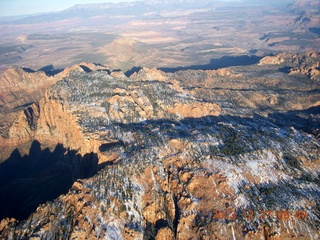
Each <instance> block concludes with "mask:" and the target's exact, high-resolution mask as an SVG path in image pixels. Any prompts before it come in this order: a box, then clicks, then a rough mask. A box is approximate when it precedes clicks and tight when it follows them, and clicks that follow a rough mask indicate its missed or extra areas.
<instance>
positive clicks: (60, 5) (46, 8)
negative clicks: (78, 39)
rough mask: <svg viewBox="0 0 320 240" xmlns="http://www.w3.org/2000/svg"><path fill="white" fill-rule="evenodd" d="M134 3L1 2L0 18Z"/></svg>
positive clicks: (92, 0)
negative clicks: (73, 7) (99, 5)
mask: <svg viewBox="0 0 320 240" xmlns="http://www.w3.org/2000/svg"><path fill="white" fill-rule="evenodd" d="M133 1H136V0H0V17H4V16H15V15H24V14H33V13H41V12H50V11H59V10H64V9H67V8H69V7H72V6H74V5H76V4H83V3H105V2H113V3H115V2H133Z"/></svg>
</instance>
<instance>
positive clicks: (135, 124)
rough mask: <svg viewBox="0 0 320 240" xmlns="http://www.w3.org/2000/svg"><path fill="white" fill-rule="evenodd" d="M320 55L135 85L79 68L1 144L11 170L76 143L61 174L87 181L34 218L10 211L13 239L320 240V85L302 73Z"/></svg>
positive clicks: (131, 79) (140, 79)
mask: <svg viewBox="0 0 320 240" xmlns="http://www.w3.org/2000/svg"><path fill="white" fill-rule="evenodd" d="M311 55H312V57H311ZM311 55H310V54H305V55H303V56H297V58H299V59H298V60H299V61H296V60H295V58H292V57H287V56H291V55H286V56H284V55H279V56H275V58H276V59H283V60H279V61H278V60H276V61H274V60H273V59H265V60H263V61H261V63H263V64H261V65H252V66H248V67H232V68H228V69H223V70H216V71H210V70H208V71H201V70H200V71H197V70H185V71H178V72H174V73H165V72H162V71H159V70H157V69H147V68H143V69H141V70H139V71H138V72H136V73H134V74H133V75H131V76H125V75H124V74H123V73H122V72H120V71H112V70H110V69H107V68H102V69H96V70H91V71H84V69H83V68H82V67H81V69H82V70H81V69H80V68H77V67H75V69H74V71H70V72H69V74H68V75H66V76H64V77H63V78H62V80H60V81H58V82H57V83H56V84H54V85H52V86H51V87H50V88H48V89H47V91H46V93H45V94H44V97H43V98H42V99H41V100H40V101H37V102H35V103H33V104H31V105H28V106H27V107H26V108H25V109H24V110H23V111H20V112H19V115H18V117H17V118H16V119H15V122H14V123H13V124H12V125H11V127H9V129H8V131H7V135H5V136H2V138H1V139H0V141H1V142H0V146H1V147H2V149H4V151H2V152H3V153H7V156H6V157H5V156H3V159H2V160H3V161H4V163H6V162H8V161H9V162H10V164H11V162H12V159H13V158H14V155H13V153H11V155H10V151H9V150H10V149H11V151H12V150H14V149H16V150H18V151H19V152H20V154H21V155H25V156H28V155H29V156H32V154H33V153H32V151H31V149H35V147H34V145H35V144H34V142H35V141H37V142H39V144H40V146H39V151H43V149H46V148H47V149H49V150H50V151H49V152H48V154H49V155H50V152H51V153H53V152H55V154H58V153H57V150H53V149H54V148H55V146H57V145H58V144H62V146H63V147H64V149H65V150H64V151H62V153H63V154H62V155H61V154H60V155H59V159H61V160H59V161H58V163H57V166H59V167H60V168H59V169H60V171H61V169H69V170H68V171H70V174H71V178H72V179H73V182H74V183H73V185H72V187H71V188H70V189H69V191H68V192H66V193H65V194H63V195H61V196H59V197H58V198H56V199H55V200H54V201H50V202H48V203H45V204H42V205H40V206H39V207H38V208H37V209H36V210H34V211H33V213H32V214H31V215H30V216H29V218H28V219H25V220H22V219H21V220H22V221H20V222H18V221H16V220H14V219H10V218H9V217H16V218H18V216H13V215H11V216H10V214H8V215H7V216H6V217H8V218H5V219H3V221H2V222H1V224H0V232H1V235H2V236H11V235H14V236H16V237H17V238H21V237H22V236H30V237H32V236H39V237H40V238H73V237H76V236H78V238H81V239H82V238H90V239H100V238H108V237H109V238H116V239H151V238H155V239H164V238H167V239H186V238H192V237H194V238H209V239H210V238H213V237H215V238H217V239H226V238H237V239H243V238H245V239H261V238H262V239H263V238H275V239H276V238H289V239H297V238H307V239H317V238H319V232H318V229H319V222H320V221H319V219H320V213H319V211H320V210H319V209H320V208H319V204H318V201H317V199H318V197H319V192H320V191H319V181H318V178H319V171H318V169H319V161H320V158H319V148H320V143H319V139H317V137H316V136H317V135H316V134H315V133H316V131H317V127H318V126H319V101H318V99H319V91H318V90H317V87H318V84H317V82H316V81H315V80H313V79H311V78H310V76H308V75H303V74H289V72H290V71H288V70H291V69H294V68H297V67H299V66H302V65H303V64H301V63H302V62H304V63H305V64H307V65H308V66H309V65H311V64H312V65H313V64H315V63H314V61H319V60H318V59H317V57H313V56H315V55H314V54H311ZM317 56H318V55H317ZM303 57H304V60H303ZM302 60H303V61H302ZM266 62H271V63H272V64H268V63H267V64H266ZM88 66H89V65H88ZM88 68H89V67H88ZM89 69H91V68H89ZM87 70H88V69H87ZM285 70H286V71H285ZM32 144H33V145H32ZM32 146H33V147H32ZM41 149H42V150H41ZM56 149H57V147H56ZM5 150H6V151H5ZM74 151H75V152H76V153H77V154H78V155H77V157H76V156H75V155H74V154H72V153H73V152H74ZM86 154H87V155H88V154H89V155H90V154H91V155H90V156H91V157H89V158H88V157H87V158H84V156H85V155H86ZM3 155H5V154H3ZM54 156H55V157H56V156H58V155H54ZM80 156H82V157H80ZM85 159H87V160H88V161H84V160H85ZM81 162H82V164H80V163H81ZM87 164H89V165H87ZM4 166H5V165H3V164H2V165H0V171H2V170H3V169H5V168H4ZM88 166H89V167H90V169H92V173H90V174H89V175H87V173H86V174H85V173H83V171H84V169H88ZM17 174H18V175H17V176H20V175H19V173H17ZM40 176H41V175H40ZM40 176H39V179H42V180H43V184H48V185H49V184H52V183H48V182H46V181H45V178H41V177H40ZM86 177H87V179H81V178H86ZM18 179H21V177H20V178H18ZM77 179H78V180H77ZM14 180H15V179H14ZM3 181H4V180H3ZM25 181H27V179H25ZM39 181H41V180H39ZM4 182H5V181H4ZM8 184H9V183H8ZM8 186H9V185H1V189H5V188H6V187H8ZM20 187H22V186H20ZM48 187H49V186H48ZM32 197H33V196H32V195H31V196H30V199H32ZM3 199H6V198H5V196H1V198H0V200H3ZM7 202H8V201H7ZM43 203H44V202H43ZM285 210H288V211H289V212H288V214H289V215H288V214H287V212H284V211H285ZM248 211H252V212H248ZM267 211H268V214H266V213H267ZM226 212H228V214H225V213H226ZM232 213H235V215H233V214H232ZM251 213H254V214H253V215H251ZM264 213H265V214H264ZM234 216H236V217H234Z"/></svg>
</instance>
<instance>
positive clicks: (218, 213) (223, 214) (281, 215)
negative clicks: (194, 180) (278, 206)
mask: <svg viewBox="0 0 320 240" xmlns="http://www.w3.org/2000/svg"><path fill="white" fill-rule="evenodd" d="M308 216H309V214H308V212H307V211H306V210H295V211H289V210H287V209H285V210H251V209H250V210H239V209H238V210H237V209H225V210H214V211H213V217H212V218H213V219H216V220H228V221H235V220H236V219H241V220H247V221H252V220H254V219H260V220H267V219H271V218H273V219H274V218H277V219H278V220H282V221H289V219H290V218H296V219H298V220H305V219H307V218H308Z"/></svg>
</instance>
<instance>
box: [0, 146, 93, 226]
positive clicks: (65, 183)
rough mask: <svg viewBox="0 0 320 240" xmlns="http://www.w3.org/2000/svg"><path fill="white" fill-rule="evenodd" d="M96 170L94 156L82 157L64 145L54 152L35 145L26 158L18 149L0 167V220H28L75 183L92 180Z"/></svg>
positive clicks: (56, 148)
mask: <svg viewBox="0 0 320 240" xmlns="http://www.w3.org/2000/svg"><path fill="white" fill-rule="evenodd" d="M97 169H98V157H97V155H96V154H95V153H89V154H86V155H84V156H81V155H80V154H77V152H76V151H74V150H68V149H66V148H64V147H63V145H62V144H58V145H57V146H56V147H55V149H54V151H53V152H51V151H50V150H49V149H48V148H46V149H41V145H40V143H39V142H38V141H34V142H33V143H32V145H31V148H30V151H29V155H26V156H23V157H22V156H21V155H20V153H19V151H18V150H17V149H16V150H15V151H13V152H12V154H11V156H10V157H9V158H8V159H7V160H6V161H5V162H3V163H2V164H1V165H0V219H3V218H6V217H14V218H16V219H18V220H23V219H26V218H27V217H28V216H29V215H30V214H31V213H32V212H34V211H35V210H36V208H37V206H38V205H39V204H42V203H45V202H46V201H50V200H53V199H55V198H56V197H58V196H60V195H61V194H64V193H67V191H68V190H69V189H70V187H71V186H72V184H73V182H74V181H75V180H76V179H79V178H89V177H92V176H93V175H94V174H95V173H96V172H97Z"/></svg>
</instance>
